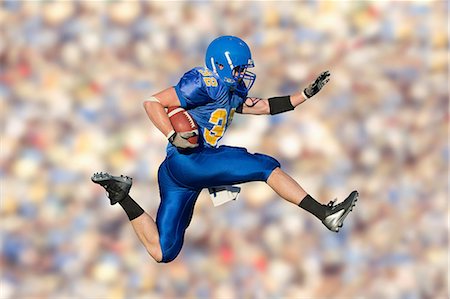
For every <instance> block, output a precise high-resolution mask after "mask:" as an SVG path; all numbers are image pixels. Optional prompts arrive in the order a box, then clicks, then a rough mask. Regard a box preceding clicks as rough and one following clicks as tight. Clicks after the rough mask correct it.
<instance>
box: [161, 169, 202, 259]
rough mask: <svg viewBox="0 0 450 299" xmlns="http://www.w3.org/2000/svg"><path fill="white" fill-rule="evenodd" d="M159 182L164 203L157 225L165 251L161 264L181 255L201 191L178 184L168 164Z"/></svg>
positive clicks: (162, 202) (162, 170)
mask: <svg viewBox="0 0 450 299" xmlns="http://www.w3.org/2000/svg"><path fill="white" fill-rule="evenodd" d="M179 167H181V165H180V166H179ZM158 183H159V192H160V197H161V203H160V205H159V208H158V213H157V216H156V225H157V227H158V232H159V243H160V245H161V252H162V258H161V262H163V263H168V262H171V261H173V260H174V259H175V258H176V257H177V256H178V254H179V253H180V251H181V248H182V247H183V242H184V235H185V232H186V229H187V227H188V226H189V224H190V222H191V219H192V214H193V212H194V206H195V203H196V201H197V198H198V195H199V194H200V191H201V189H192V188H189V187H186V186H183V185H182V184H180V183H179V182H177V181H176V180H175V179H174V178H173V176H172V175H171V172H170V169H169V167H168V165H167V163H166V162H163V164H161V166H160V168H159V170H158Z"/></svg>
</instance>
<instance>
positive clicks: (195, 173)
mask: <svg viewBox="0 0 450 299" xmlns="http://www.w3.org/2000/svg"><path fill="white" fill-rule="evenodd" d="M205 63H206V66H205V67H196V68H194V69H192V70H190V71H189V72H187V73H185V74H184V75H183V77H181V79H180V81H179V82H178V84H177V85H176V86H173V87H169V88H167V89H165V90H163V91H161V92H159V93H157V94H154V95H153V96H152V97H150V98H149V99H148V100H146V101H145V102H144V108H145V111H146V113H147V115H148V117H149V118H150V120H151V122H152V123H153V124H154V125H155V126H156V127H157V128H158V129H159V130H160V131H161V132H162V133H163V134H164V136H166V137H167V139H168V141H169V143H168V146H167V156H166V159H165V160H164V161H163V162H162V164H161V165H160V167H159V170H158V184H159V193H160V197H161V203H160V206H159V208H158V212H157V215H156V221H154V220H153V218H152V217H151V216H150V215H149V214H147V213H146V212H144V210H143V209H142V208H141V207H140V206H139V205H138V204H137V203H136V202H135V201H134V200H133V199H132V198H131V197H130V195H129V194H128V193H129V191H130V188H131V184H132V180H131V178H129V177H126V176H112V175H110V174H108V173H95V174H94V175H93V176H92V181H93V182H95V183H97V184H100V185H101V186H103V187H104V188H105V189H106V191H107V192H108V197H109V199H110V202H111V205H114V204H116V203H119V204H120V205H121V206H122V208H123V209H124V210H125V213H126V214H127V216H128V218H129V220H130V221H131V224H132V226H133V228H134V230H135V232H136V234H137V236H138V237H139V239H140V240H141V242H142V243H143V245H144V246H145V248H146V249H147V251H148V253H149V254H150V255H151V256H152V257H153V258H154V259H155V260H156V261H157V262H164V263H167V262H170V261H172V260H173V259H175V258H176V257H177V255H178V254H179V252H180V250H181V248H182V246H183V240H184V234H185V231H186V228H187V227H188V226H189V223H190V221H191V218H192V213H193V210H194V205H195V202H196V200H197V197H198V196H199V193H200V191H201V190H202V189H203V188H209V187H214V186H229V185H233V184H240V183H246V182H252V181H263V182H266V183H267V184H268V185H269V186H270V187H271V188H272V189H273V190H274V191H275V192H276V193H277V194H278V195H279V196H280V197H282V198H283V199H285V200H287V201H289V202H291V203H293V204H295V205H298V206H299V207H301V208H303V209H304V210H306V211H308V212H309V213H311V214H313V215H314V216H315V217H317V218H318V219H319V220H320V221H321V222H322V223H323V224H324V225H325V226H326V227H327V228H328V229H329V230H331V231H333V232H338V231H339V228H340V227H342V225H343V222H344V219H345V218H346V217H347V215H348V214H349V212H350V211H351V210H352V208H353V206H354V205H355V202H356V200H357V198H358V192H357V191H353V192H351V193H350V195H349V196H348V197H347V198H346V199H345V200H343V201H342V202H341V203H339V204H335V203H334V202H333V201H332V202H330V203H329V204H321V203H320V202H318V201H316V200H315V199H314V198H313V197H312V196H311V195H310V194H308V193H307V192H306V191H305V190H303V188H302V187H301V186H300V185H299V184H298V183H297V182H296V181H295V180H294V179H292V178H291V177H290V176H289V175H288V174H286V173H285V172H284V171H283V170H282V169H281V168H280V163H279V162H278V161H277V160H276V159H274V158H273V157H270V156H267V155H264V154H259V153H256V154H251V153H249V152H247V150H246V149H245V148H241V147H232V146H225V145H221V146H218V145H217V144H218V142H219V140H220V139H221V138H222V136H223V135H224V133H225V131H226V129H227V128H228V126H229V125H230V123H231V121H232V119H233V115H234V113H235V112H237V113H242V114H270V115H274V114H278V113H283V112H287V111H290V110H293V109H294V108H295V107H296V106H298V105H300V104H301V103H303V102H304V101H306V100H307V99H310V98H312V97H313V96H314V95H316V94H317V93H318V92H319V91H320V90H321V89H322V88H323V87H324V85H325V84H326V83H327V82H328V81H329V76H330V73H329V72H328V71H325V72H323V73H321V74H320V75H319V76H318V77H317V79H315V80H314V82H312V83H311V84H310V85H309V86H307V87H306V88H304V89H302V90H301V91H298V92H295V93H293V94H292V95H288V96H277V97H271V98H266V99H261V98H254V97H248V92H249V90H250V88H251V87H252V85H253V83H254V81H255V78H256V75H255V74H253V73H251V72H250V71H249V70H248V69H249V68H252V67H253V66H254V64H253V60H252V55H251V52H250V49H249V47H248V45H247V44H246V43H245V42H244V41H243V40H241V39H240V38H238V37H235V36H221V37H219V38H217V39H215V40H214V41H212V42H211V44H210V45H209V46H208V49H207V51H206V57H205ZM174 106H181V107H183V108H184V109H186V110H188V111H189V114H190V115H191V116H192V117H193V118H194V120H195V121H196V122H197V124H198V132H197V131H195V130H194V131H191V132H182V133H178V132H175V130H174V129H173V127H172V125H171V122H170V120H169V117H168V115H167V112H166V110H165V109H166V108H168V107H174ZM196 134H198V144H192V143H190V142H189V141H188V140H187V139H188V138H189V137H192V136H195V135H196Z"/></svg>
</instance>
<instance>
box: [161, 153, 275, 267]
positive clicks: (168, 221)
mask: <svg viewBox="0 0 450 299" xmlns="http://www.w3.org/2000/svg"><path fill="white" fill-rule="evenodd" d="M279 166H280V163H278V161H277V160H275V159H274V158H272V157H270V156H267V155H263V154H257V153H256V154H250V153H249V152H247V150H246V149H245V148H241V147H231V146H220V147H218V148H203V149H201V150H197V151H195V152H193V153H191V154H181V153H179V152H178V151H176V150H173V151H171V152H169V153H168V156H167V157H166V159H165V160H164V162H163V163H162V164H161V165H160V167H159V170H158V184H159V192H160V197H161V203H160V206H159V208H158V213H157V216H156V225H157V227H158V231H159V242H160V244H161V250H162V254H163V258H162V262H165V263H167V262H170V261H172V260H174V259H175V258H176V257H177V255H178V254H179V252H180V250H181V247H182V246H183V240H184V234H185V231H186V228H187V227H188V226H189V223H190V222H191V219H192V213H193V211H194V205H195V202H196V201H197V197H198V195H199V194H200V192H201V190H202V189H203V188H208V187H214V186H221V185H233V184H240V183H245V182H251V181H264V182H265V181H267V179H268V177H269V176H270V174H271V173H272V171H273V170H274V169H275V168H277V167H279Z"/></svg>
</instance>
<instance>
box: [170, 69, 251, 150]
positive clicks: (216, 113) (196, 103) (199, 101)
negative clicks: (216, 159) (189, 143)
mask: <svg viewBox="0 0 450 299" xmlns="http://www.w3.org/2000/svg"><path fill="white" fill-rule="evenodd" d="M175 91H176V93H177V95H178V99H179V100H180V103H181V107H183V108H184V109H186V110H189V114H190V115H191V116H192V117H193V118H194V120H195V121H196V122H197V124H198V127H199V145H200V147H202V146H204V147H217V143H218V142H219V140H220V139H221V138H222V136H223V134H224V133H225V131H226V130H227V128H228V126H229V125H230V124H231V121H232V120H233V115H234V112H235V111H236V108H237V107H238V106H240V105H241V104H242V103H243V102H244V100H245V98H246V97H247V94H243V93H238V92H231V91H230V90H229V88H228V87H227V86H226V85H225V83H224V82H223V81H222V80H221V79H220V78H219V77H218V76H216V75H215V74H214V73H213V72H211V71H210V70H208V69H207V68H204V67H197V68H194V69H192V70H190V71H189V72H187V73H185V74H184V75H183V77H182V78H181V79H180V82H178V84H177V85H176V86H175ZM171 148H174V147H173V146H172V145H171V144H170V143H169V147H168V150H170V149H171Z"/></svg>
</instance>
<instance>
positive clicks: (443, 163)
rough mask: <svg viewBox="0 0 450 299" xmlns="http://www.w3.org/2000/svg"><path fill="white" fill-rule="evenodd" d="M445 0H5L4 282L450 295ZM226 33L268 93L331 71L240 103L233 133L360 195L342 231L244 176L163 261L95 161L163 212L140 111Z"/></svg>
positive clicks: (297, 170)
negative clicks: (279, 104) (324, 76)
mask: <svg viewBox="0 0 450 299" xmlns="http://www.w3.org/2000/svg"><path fill="white" fill-rule="evenodd" d="M448 15H449V8H448V2H446V1H426V2H419V1H407V2H403V1H383V2H377V3H375V2H358V1H344V2H341V1H336V2H334V1H325V2H317V1H306V2H296V3H294V2H225V1H224V2H214V3H208V2H204V1H199V2H170V3H169V2H145V3H144V2H120V1H110V2H107V1H95V2H94V1H86V2H84V1H76V2H57V1H44V2H41V3H36V2H26V1H24V2H20V1H1V2H0V24H1V26H0V35H1V37H0V61H1V68H0V119H1V130H2V131H1V154H0V159H1V171H0V176H1V212H0V217H1V247H0V248H1V256H0V265H1V274H0V297H1V298H2V299H3V298H5V299H8V298H11V299H16V298H17V299H20V298H186V297H189V298H377V299H378V298H405V299H415V298H448V295H449V293H448V281H449V280H448V265H449V263H448V233H449V231H448V228H449V227H448V213H449V207H448V182H449V181H448V165H449V144H448V124H449V110H448V108H449V107H448V103H449V94H448V84H449V78H448V55H449V37H448V27H447V25H448ZM222 34H231V35H237V36H239V37H241V38H243V39H244V40H245V41H247V42H248V44H249V45H250V47H251V49H252V51H253V56H254V61H255V64H256V67H255V69H254V71H255V72H256V74H257V80H256V83H255V85H254V87H253V89H252V91H251V95H254V96H261V97H270V96H277V95H284V94H290V93H293V92H295V91H297V90H299V89H300V88H302V87H304V86H305V85H306V84H307V83H309V82H310V80H312V79H314V78H315V76H316V75H318V74H319V73H320V72H321V71H323V70H330V72H331V74H332V77H331V81H330V83H329V84H328V85H327V86H326V88H324V90H322V91H321V92H320V93H319V94H318V95H317V96H316V97H315V98H314V99H312V100H310V101H307V102H305V103H304V104H302V105H301V106H300V107H297V109H296V110H295V111H293V112H289V113H285V114H282V115H278V116H242V115H236V116H235V118H234V124H233V126H231V128H230V129H229V130H228V131H227V134H226V135H225V137H224V138H223V140H222V144H228V145H236V146H245V147H247V148H248V149H249V151H250V152H262V153H266V154H269V155H272V156H274V157H276V158H277V159H278V160H279V161H280V162H281V164H282V168H283V169H285V170H286V171H287V172H288V173H290V174H292V175H293V177H294V178H295V179H296V180H298V182H299V183H300V184H301V185H302V186H303V187H304V188H305V189H306V190H307V191H308V192H309V193H310V194H312V195H313V196H314V197H315V198H317V199H319V200H321V201H322V202H324V203H327V202H328V201H329V200H332V199H334V198H335V197H337V198H338V200H342V199H343V198H345V197H346V196H347V195H348V193H349V192H350V191H352V190H354V189H357V190H359V192H360V201H359V202H358V205H357V207H356V210H354V212H353V213H351V214H350V216H349V217H348V218H347V220H346V223H345V226H344V227H343V229H342V231H341V232H340V233H339V234H335V233H332V232H329V231H327V230H326V229H325V227H324V226H323V225H322V224H321V223H320V222H319V221H317V220H316V219H314V218H313V217H312V216H311V215H308V214H307V213H306V212H304V211H303V210H301V209H300V208H298V207H296V206H293V205H292V204H289V203H286V202H284V201H283V200H281V199H280V198H278V197H277V196H276V195H275V194H274V192H272V191H271V190H270V189H269V188H268V187H267V186H266V185H265V184H263V183H250V184H246V185H242V186H241V187H242V192H241V194H240V196H239V198H238V200H237V201H236V202H232V203H228V204H225V205H223V206H220V207H217V208H214V207H213V206H212V203H211V201H210V199H209V196H208V194H207V193H206V191H203V192H202V194H201V196H200V198H199V199H198V202H197V205H196V208H195V214H194V217H193V220H192V223H191V226H190V227H189V228H188V231H187V234H186V239H185V245H184V248H183V250H182V252H181V254H180V255H179V256H178V258H177V259H176V260H175V261H174V262H172V263H170V264H157V263H155V262H154V261H153V260H151V258H150V257H148V255H147V253H146V251H145V249H144V247H143V246H142V245H141V244H140V243H139V241H138V239H137V237H136V236H135V234H134V232H133V230H132V227H131V225H130V224H129V223H128V220H127V217H126V215H125V213H124V212H123V211H122V209H121V208H120V207H119V206H118V205H117V206H114V207H111V206H110V205H109V200H108V199H107V197H106V195H105V192H104V191H103V189H102V188H100V187H99V186H97V185H94V184H93V183H91V181H90V176H91V174H92V173H93V172H96V171H108V172H111V173H113V174H116V175H117V174H126V175H129V176H132V177H133V178H134V185H133V188H132V190H131V195H132V196H133V198H135V200H136V201H137V202H138V203H139V204H141V206H142V207H143V208H144V209H145V210H146V211H147V212H148V213H149V214H150V215H152V216H155V215H156V210H157V208H158V205H159V194H158V185H157V179H156V173H157V168H158V166H159V164H160V163H161V162H162V161H163V159H164V157H165V146H166V143H167V141H166V139H165V137H164V136H163V135H162V134H161V133H160V132H159V131H158V130H157V129H156V128H155V127H154V126H153V125H152V124H151V123H150V121H149V120H148V119H147V117H146V115H145V112H144V109H143V107H142V103H143V101H144V100H145V99H146V98H148V97H149V96H150V95H152V94H153V93H156V92H158V91H160V90H162V89H164V88H166V87H168V86H171V85H175V84H176V83H177V82H178V80H179V78H180V77H181V76H182V75H183V73H184V72H186V71H188V70H189V69H191V68H192V67H194V66H201V65H203V57H204V53H205V49H206V47H207V45H208V44H209V42H210V41H212V40H213V39H214V38H215V37H217V36H218V35H222Z"/></svg>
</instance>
